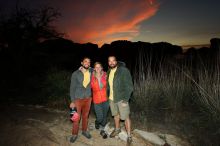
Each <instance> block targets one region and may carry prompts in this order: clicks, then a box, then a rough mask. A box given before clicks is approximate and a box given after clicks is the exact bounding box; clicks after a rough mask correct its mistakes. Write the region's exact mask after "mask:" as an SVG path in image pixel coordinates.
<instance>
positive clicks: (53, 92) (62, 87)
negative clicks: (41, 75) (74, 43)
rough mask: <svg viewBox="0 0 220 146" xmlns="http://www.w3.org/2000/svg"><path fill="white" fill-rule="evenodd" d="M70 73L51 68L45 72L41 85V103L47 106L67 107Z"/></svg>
mask: <svg viewBox="0 0 220 146" xmlns="http://www.w3.org/2000/svg"><path fill="white" fill-rule="evenodd" d="M70 78H71V73H70V72H67V71H60V70H57V69H56V68H52V69H50V70H49V71H48V72H47V75H46V78H45V81H44V82H43V83H42V87H41V94H42V101H43V102H44V103H46V104H47V105H49V106H53V107H56V108H66V107H68V106H69V102H70V96H69V87H70Z"/></svg>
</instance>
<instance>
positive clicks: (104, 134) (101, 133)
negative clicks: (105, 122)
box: [100, 130, 108, 139]
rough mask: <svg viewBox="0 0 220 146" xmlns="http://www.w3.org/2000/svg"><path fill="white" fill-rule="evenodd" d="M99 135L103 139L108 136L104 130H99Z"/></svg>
mask: <svg viewBox="0 0 220 146" xmlns="http://www.w3.org/2000/svg"><path fill="white" fill-rule="evenodd" d="M100 135H101V136H102V138H103V139H106V138H107V137H108V135H107V134H106V132H105V131H104V130H101V132H100Z"/></svg>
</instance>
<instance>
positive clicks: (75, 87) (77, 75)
mask: <svg viewBox="0 0 220 146" xmlns="http://www.w3.org/2000/svg"><path fill="white" fill-rule="evenodd" d="M89 71H90V74H92V69H91V68H90V69H89ZM83 79H84V76H83V73H82V71H81V70H76V71H74V72H73V74H72V77H71V84H70V98H71V101H74V100H76V99H83V98H88V97H91V96H92V93H91V84H90V83H89V84H88V86H87V87H86V88H85V87H84V86H83ZM90 81H91V79H90Z"/></svg>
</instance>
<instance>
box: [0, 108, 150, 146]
mask: <svg viewBox="0 0 220 146" xmlns="http://www.w3.org/2000/svg"><path fill="white" fill-rule="evenodd" d="M0 110H1V112H0V116H1V120H0V129H1V132H0V145H1V146H125V145H126V142H125V141H122V140H120V139H119V138H107V139H102V137H101V136H100V135H99V130H96V129H95V128H94V121H95V119H94V117H93V116H90V118H89V129H90V133H91V135H92V139H86V138H85V137H84V136H82V135H81V132H79V137H78V139H77V141H76V142H75V143H70V142H69V138H70V136H71V128H72V123H71V121H70V120H69V113H68V111H58V110H53V109H48V108H45V107H41V106H26V105H25V106H24V105H16V106H11V105H3V106H2V105H1V106H0ZM133 145H134V146H146V145H148V144H146V143H145V142H144V141H142V140H141V139H139V138H138V137H135V136H134V137H133Z"/></svg>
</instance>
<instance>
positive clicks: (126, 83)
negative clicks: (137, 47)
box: [107, 56, 133, 145]
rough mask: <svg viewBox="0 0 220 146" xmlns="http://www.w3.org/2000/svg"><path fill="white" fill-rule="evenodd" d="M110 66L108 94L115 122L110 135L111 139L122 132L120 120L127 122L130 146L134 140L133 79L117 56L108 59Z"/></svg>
mask: <svg viewBox="0 0 220 146" xmlns="http://www.w3.org/2000/svg"><path fill="white" fill-rule="evenodd" d="M108 65H109V70H108V72H107V81H108V84H107V93H108V98H109V103H110V109H111V113H112V116H114V121H115V129H114V131H113V132H112V133H111V134H110V137H111V138H113V137H115V136H116V135H118V134H119V133H120V132H121V130H120V119H121V120H125V127H126V131H127V134H128V139H127V144H128V145H130V143H131V142H132V138H131V120H130V117H129V115H130V107H129V99H130V97H131V94H132V92H133V82H132V77H131V74H130V72H129V70H128V69H127V68H126V67H125V64H123V63H122V62H118V61H117V59H116V57H115V56H109V57H108Z"/></svg>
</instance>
